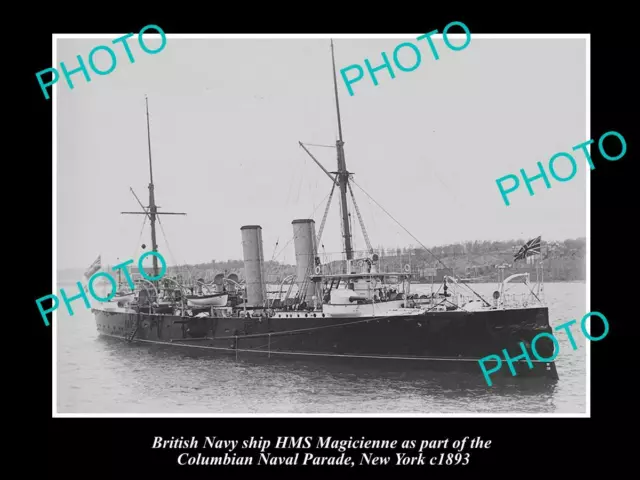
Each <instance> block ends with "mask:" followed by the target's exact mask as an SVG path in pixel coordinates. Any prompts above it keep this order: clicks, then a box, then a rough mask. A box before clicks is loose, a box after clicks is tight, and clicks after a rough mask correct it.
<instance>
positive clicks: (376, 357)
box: [100, 333, 553, 364]
mask: <svg viewBox="0 0 640 480" xmlns="http://www.w3.org/2000/svg"><path fill="white" fill-rule="evenodd" d="M100 335H104V336H107V337H112V338H118V339H122V340H126V338H125V337H120V336H118V335H110V334H108V333H100ZM230 338H236V337H230ZM239 338H246V337H245V336H244V335H243V336H242V337H239ZM134 342H144V343H151V344H157V345H170V346H178V347H187V348H200V349H206V350H224V351H227V352H246V353H266V354H269V355H301V356H311V357H342V358H365V359H376V360H422V361H440V362H477V361H478V360H480V359H479V358H446V357H391V356H384V355H348V354H339V353H311V352H308V353H307V352H282V351H273V350H256V349H246V348H225V347H211V346H206V345H189V344H186V343H177V342H158V341H156V340H145V339H141V338H136V339H134V340H132V343H134ZM531 361H532V362H533V363H539V364H547V363H553V362H541V361H540V360H531ZM518 362H519V363H523V362H524V360H519V361H518Z"/></svg>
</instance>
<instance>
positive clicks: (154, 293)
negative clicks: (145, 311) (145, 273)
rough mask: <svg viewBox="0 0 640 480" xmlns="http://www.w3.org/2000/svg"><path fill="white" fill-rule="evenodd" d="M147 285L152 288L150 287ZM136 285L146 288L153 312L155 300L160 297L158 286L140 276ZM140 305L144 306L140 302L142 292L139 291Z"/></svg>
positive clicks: (150, 308) (141, 288)
mask: <svg viewBox="0 0 640 480" xmlns="http://www.w3.org/2000/svg"><path fill="white" fill-rule="evenodd" d="M147 285H148V286H149V287H151V288H148V287H147ZM136 286H137V287H138V288H139V289H140V290H144V291H145V292H146V293H147V302H149V313H153V302H154V300H155V301H157V300H158V298H159V295H158V289H157V288H156V286H155V285H154V284H153V283H151V282H150V281H149V280H147V279H145V278H138V279H137V280H136ZM138 305H139V306H142V305H141V304H140V294H139V293H138Z"/></svg>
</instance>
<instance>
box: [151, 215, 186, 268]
mask: <svg viewBox="0 0 640 480" xmlns="http://www.w3.org/2000/svg"><path fill="white" fill-rule="evenodd" d="M158 225H160V231H161V232H162V236H163V237H164V241H165V243H166V244H167V250H169V255H170V256H171V258H172V259H173V262H174V263H175V264H176V267H178V260H177V257H176V256H175V255H174V253H173V251H172V250H171V247H170V246H169V240H168V238H167V234H166V233H165V231H164V226H163V225H162V221H161V220H160V217H158ZM184 265H185V266H186V267H187V272H188V273H189V276H191V275H192V273H193V272H192V270H191V269H190V268H189V264H187V262H186V261H185V262H184ZM176 270H177V268H176Z"/></svg>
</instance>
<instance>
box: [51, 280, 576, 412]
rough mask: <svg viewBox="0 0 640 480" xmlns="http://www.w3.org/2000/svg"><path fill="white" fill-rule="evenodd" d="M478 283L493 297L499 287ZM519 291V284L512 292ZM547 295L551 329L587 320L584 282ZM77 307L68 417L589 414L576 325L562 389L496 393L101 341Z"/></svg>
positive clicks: (66, 344)
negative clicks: (180, 414) (184, 353)
mask: <svg viewBox="0 0 640 480" xmlns="http://www.w3.org/2000/svg"><path fill="white" fill-rule="evenodd" d="M416 287H417V286H415V285H414V286H412V289H413V290H414V291H415V289H416ZM472 287H473V288H474V289H475V290H476V291H478V292H479V293H481V294H482V295H485V297H486V298H490V294H491V292H492V291H493V290H494V288H495V285H494V284H490V285H489V284H486V285H485V284H476V285H472ZM422 288H424V287H422ZM520 291H522V289H521V288H514V289H513V290H512V291H511V292H509V293H516V292H520ZM545 292H546V300H547V304H548V305H549V309H550V320H551V325H552V326H557V325H560V324H562V323H563V322H565V321H567V320H570V319H572V318H575V319H577V320H578V322H580V319H581V318H582V316H583V315H584V314H585V313H586V310H585V305H586V300H585V298H586V297H585V295H586V288H585V284H584V283H555V284H554V283H548V284H545ZM75 303H77V304H78V306H77V307H76V310H77V312H76V314H75V315H74V316H72V317H70V316H69V315H68V314H67V312H66V309H65V308H64V306H63V307H62V308H61V309H60V310H58V316H57V318H58V365H57V375H58V387H57V388H58V398H57V402H58V411H59V412H60V413H138V412H139V413H169V414H170V413H475V412H477V413H584V412H585V409H586V396H585V393H586V390H585V375H586V369H585V344H586V342H587V341H588V340H586V339H585V338H584V336H583V335H582V333H580V331H579V326H578V328H577V329H576V326H574V327H573V328H572V331H573V332H574V338H575V339H576V343H577V344H578V350H576V351H572V350H571V346H570V344H569V341H568V339H567V338H566V335H565V334H564V333H559V334H558V340H559V342H560V354H559V355H558V358H557V359H556V364H557V368H558V374H559V376H560V380H559V382H558V383H557V384H556V385H551V386H550V385H546V386H545V385H544V383H541V382H540V380H539V379H518V377H516V378H515V379H514V380H513V382H512V384H510V385H506V386H497V387H496V386H494V387H488V386H487V385H486V383H485V381H484V379H483V377H482V374H480V375H479V376H474V375H469V374H461V373H447V374H442V373H440V374H427V375H424V374H423V375H422V376H421V377H418V378H407V377H405V376H403V375H399V374H396V375H391V374H384V375H377V374H372V373H371V372H366V371H362V370H353V371H352V370H345V369H344V368H341V367H337V366H332V367H318V366H317V365H307V364H305V361H300V362H296V363H294V364H291V363H276V364H268V365H260V364H255V363H249V362H245V361H243V360H242V358H241V359H240V361H239V362H235V361H234V360H233V359H232V358H231V359H226V358H222V359H220V358H215V357H208V358H191V357H188V356H184V355H182V354H180V353H176V352H175V350H174V349H172V348H171V347H168V348H167V347H161V348H158V347H149V346H146V345H135V344H127V343H125V342H122V341H113V340H111V341H109V340H106V339H101V338H99V337H98V335H97V332H96V328H95V321H94V319H93V315H92V314H91V312H90V311H89V310H87V309H84V306H83V305H82V302H81V301H77V302H75ZM488 353H493V352H488ZM478 368H479V367H478ZM503 368H507V366H506V364H505V365H503Z"/></svg>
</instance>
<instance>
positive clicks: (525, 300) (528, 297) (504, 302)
mask: <svg viewBox="0 0 640 480" xmlns="http://www.w3.org/2000/svg"><path fill="white" fill-rule="evenodd" d="M421 296H423V295H418V296H414V298H413V300H415V301H416V302H417V303H434V302H435V303H438V302H441V301H444V299H445V297H441V296H439V295H435V296H434V297H433V298H432V297H431V296H430V295H424V296H425V297H426V298H420V297H421ZM446 298H447V300H448V302H445V303H449V302H451V304H452V305H457V306H458V307H460V308H462V309H464V306H465V305H466V304H467V303H469V302H471V301H478V297H477V296H475V295H463V294H455V293H452V294H451V296H450V297H446ZM488 301H489V302H490V303H491V305H492V306H494V307H497V308H516V307H527V306H535V305H541V304H542V303H543V302H542V301H541V300H540V299H539V298H537V297H536V296H535V295H534V294H533V293H507V294H504V295H502V297H501V298H499V299H498V300H495V299H493V298H492V299H489V300H488Z"/></svg>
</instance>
